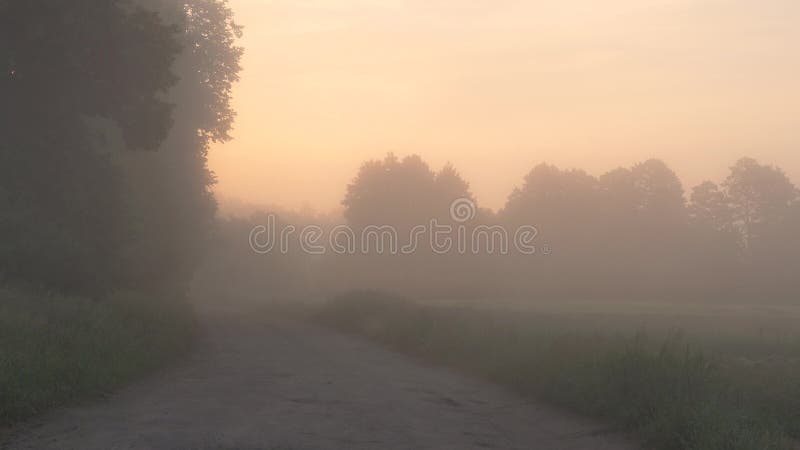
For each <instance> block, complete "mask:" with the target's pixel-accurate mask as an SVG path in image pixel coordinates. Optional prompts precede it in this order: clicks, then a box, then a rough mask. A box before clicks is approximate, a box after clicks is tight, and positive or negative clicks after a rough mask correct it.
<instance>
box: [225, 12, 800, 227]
mask: <svg viewBox="0 0 800 450" xmlns="http://www.w3.org/2000/svg"><path fill="white" fill-rule="evenodd" d="M467 3H468V4H465V2H463V1H455V0H452V1H451V0H444V1H434V2H431V1H422V0H412V1H403V2H399V1H392V2H386V1H382V2H363V1H354V0H343V1H337V2H320V1H304V2H293V1H258V0H233V1H232V2H231V6H232V7H233V8H234V10H235V11H237V21H238V22H239V23H241V24H242V25H244V26H245V29H246V30H247V32H246V33H245V35H244V36H243V38H242V41H241V42H242V45H244V46H245V47H246V48H247V50H248V51H247V52H245V55H244V57H243V60H242V65H243V70H242V72H241V81H240V83H238V84H237V85H236V86H235V87H234V98H233V105H234V108H235V109H236V110H237V111H238V113H239V114H238V118H237V122H236V125H235V129H234V130H233V136H234V137H235V139H234V140H232V141H230V142H228V143H226V144H224V145H220V146H215V147H214V150H213V151H212V152H211V154H210V165H211V168H212V169H213V170H214V171H215V172H216V174H217V176H218V183H217V185H216V187H215V191H216V192H217V193H218V194H220V195H221V196H223V197H232V198H239V199H241V200H243V201H246V202H249V203H256V204H272V205H278V206H280V207H284V208H289V209H297V208H302V207H303V206H304V205H308V206H310V207H312V208H314V209H316V210H317V211H320V212H328V211H331V210H338V209H339V208H340V202H341V200H342V198H343V197H344V195H345V193H346V186H347V184H348V183H349V182H350V180H351V179H352V177H353V176H354V174H355V172H356V171H357V170H358V167H359V166H360V164H361V163H362V162H364V161H366V160H369V159H379V158H382V157H383V156H384V155H385V154H386V153H388V152H395V153H397V154H398V155H408V154H414V153H416V154H419V155H421V156H422V157H423V158H424V159H425V160H426V161H427V162H428V163H429V164H431V166H432V167H433V168H435V169H437V170H438V169H439V168H441V167H443V166H444V165H445V164H447V163H448V162H450V163H452V164H454V165H455V166H456V167H458V169H459V171H460V172H461V173H462V174H463V175H464V177H465V178H466V179H467V180H469V182H470V185H471V188H472V191H473V193H474V195H475V196H476V198H477V199H478V200H480V202H481V204H482V205H483V206H484V207H488V208H492V209H494V210H498V209H500V208H502V207H503V205H504V204H505V201H506V199H507V198H508V194H509V192H510V191H511V190H512V189H513V188H514V187H515V186H518V185H519V184H520V183H521V182H522V178H523V177H524V176H525V175H526V174H527V173H528V171H529V170H530V169H531V168H532V167H534V166H535V165H538V164H540V163H549V164H555V165H557V166H558V167H561V168H563V169H572V168H577V169H583V170H586V171H587V172H588V173H590V174H592V175H594V176H600V175H602V174H603V173H606V172H608V171H610V170H613V169H615V168H617V167H621V166H622V167H630V166H632V165H634V164H636V163H638V162H642V161H645V160H647V159H650V158H658V159H661V160H663V161H665V162H666V163H667V164H668V165H669V166H670V167H671V168H673V169H674V170H675V171H676V173H677V174H678V175H679V176H680V177H681V180H682V181H683V183H684V185H685V186H686V187H687V190H688V189H690V188H691V187H693V186H695V185H697V184H700V183H701V182H703V181H705V180H721V179H723V178H724V177H725V176H726V175H727V171H728V168H729V166H730V165H731V164H733V162H735V161H736V160H738V159H740V158H743V157H752V158H755V159H757V160H759V161H761V162H762V163H768V164H774V165H777V166H780V167H782V168H783V170H784V171H786V172H787V173H788V174H789V175H790V176H791V177H792V178H793V179H795V180H797V179H798V178H800V159H799V158H800V157H798V152H797V148H798V146H800V138H798V134H797V133H796V132H795V128H796V117H798V116H800V110H798V105H800V89H798V88H797V81H796V80H797V79H798V77H800V62H799V60H798V58H796V57H794V56H793V55H795V54H796V53H797V45H796V43H797V42H798V41H800V31H798V29H797V27H796V26H795V18H796V17H797V15H798V8H799V7H800V6H798V4H797V2H794V1H792V0H780V1H770V2H766V3H764V2H756V1H733V2H724V1H711V2H697V1H685V0H656V1H639V0H614V1H610V2H609V1H607V2H602V3H598V2H594V1H588V0H566V1H561V2H538V1H536V2H525V1H509V0H499V1H477V2H467Z"/></svg>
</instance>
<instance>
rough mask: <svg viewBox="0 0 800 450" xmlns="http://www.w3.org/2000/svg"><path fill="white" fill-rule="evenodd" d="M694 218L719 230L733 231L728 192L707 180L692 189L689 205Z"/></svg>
mask: <svg viewBox="0 0 800 450" xmlns="http://www.w3.org/2000/svg"><path fill="white" fill-rule="evenodd" d="M689 210H690V215H691V217H692V220H694V221H695V222H698V223H700V224H704V225H707V226H709V227H711V228H713V229H715V230H718V231H732V223H731V222H732V216H733V211H732V210H731V204H730V199H729V198H728V194H727V193H726V192H725V191H724V190H722V189H720V187H719V185H717V184H716V183H713V182H711V181H705V182H703V183H701V184H700V185H698V186H695V188H694V189H693V190H692V195H691V205H690V207H689Z"/></svg>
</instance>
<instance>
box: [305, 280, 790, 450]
mask: <svg viewBox="0 0 800 450" xmlns="http://www.w3.org/2000/svg"><path fill="white" fill-rule="evenodd" d="M620 317H625V316H620ZM317 320H319V321H320V322H321V323H324V324H327V325H329V326H333V327H336V328H338V329H341V330H344V331H348V332H352V333H356V334H359V335H363V336H366V337H368V338H370V339H373V340H376V341H378V342H380V343H382V344H384V345H387V346H388V347H390V348H392V349H395V350H398V351H402V352H406V353H409V354H412V355H415V356H417V357H420V358H423V359H425V360H427V361H431V362H435V363H440V364H445V365H447V366H452V367H456V368H459V369H462V370H464V371H467V372H469V373H471V374H474V375H477V376H481V377H485V378H487V379H489V380H492V381H495V382H498V383H500V384H502V385H505V386H508V387H510V388H512V389H515V390H516V391H518V392H520V393H521V394H523V395H528V396H532V397H535V398H539V399H543V400H546V401H548V402H551V403H553V404H556V405H561V406H565V407H568V408H570V409H572V410H575V411H578V412H581V413H584V414H587V415H590V416H593V417H597V418H600V419H604V420H607V421H609V422H612V423H615V424H617V425H618V426H621V427H623V428H624V429H627V430H631V431H635V432H636V433H638V434H639V435H640V436H641V437H642V438H643V439H644V440H645V441H646V444H648V446H649V447H655V448H658V449H666V450H673V449H674V450H714V449H719V450H723V449H724V450H730V449H742V450H745V449H746V450H753V449H763V450H768V449H769V450H777V449H780V448H789V447H788V446H787V445H788V443H787V442H786V440H785V438H786V436H787V435H794V436H795V437H797V433H798V430H797V428H796V418H797V417H796V410H795V408H796V406H797V404H798V402H800V392H798V391H797V389H796V386H795V385H793V384H792V380H793V378H792V377H787V376H785V375H786V374H790V373H792V371H794V370H796V367H794V368H787V369H786V372H781V373H783V374H784V376H782V377H780V376H773V375H774V372H775V370H776V369H778V365H777V364H776V365H774V366H773V367H766V368H764V369H763V370H759V371H755V370H754V369H753V368H752V367H751V366H748V365H746V364H744V363H742V362H741V360H742V359H743V358H744V356H741V355H742V353H741V346H740V344H741V343H742V340H743V339H744V338H745V337H746V335H745V334H744V333H743V332H742V331H738V332H736V333H735V334H732V335H730V336H729V337H727V338H726V340H727V343H726V344H725V348H724V349H720V348H719V344H715V343H714V342H715V341H712V340H710V338H705V339H709V340H708V341H706V340H703V339H700V338H692V339H691V340H690V339H689V338H687V337H682V336H681V335H679V334H675V332H674V331H673V332H667V333H666V334H664V335H663V336H664V337H663V338H660V337H658V336H661V332H656V331H653V334H652V335H648V334H645V333H644V332H643V331H641V329H639V330H638V331H637V327H638V326H639V325H637V322H636V321H631V320H630V319H625V320H627V321H628V324H627V325H626V328H622V329H619V328H618V329H615V330H612V329H607V330H602V329H598V328H597V318H596V317H589V316H587V317H585V318H584V316H582V315H569V314H566V313H564V314H554V313H523V312H520V311H500V310H485V309H475V310H473V309H465V308H458V307H434V306H423V305H420V304H415V303H411V302H407V301H404V300H402V299H399V298H395V297H388V296H385V295H382V294H378V293H374V292H373V293H370V292H361V293H354V294H349V295H345V296H342V297H340V298H338V299H337V300H334V301H333V302H331V303H328V304H326V305H324V306H323V307H322V309H321V311H320V312H319V313H318V316H317ZM796 337H797V336H796ZM757 339H758V338H756V337H754V338H749V340H746V341H745V342H750V343H751V344H753V343H755V342H757ZM797 344H800V341H796V342H795V343H794V344H791V343H787V344H783V345H782V346H781V347H780V348H781V349H782V350H784V351H786V352H788V353H789V354H790V355H794V356H797V354H798V351H800V348H798V347H797ZM771 348H775V346H772V347H771ZM730 352H732V353H730ZM762 354H763V353H762ZM785 361H786V364H789V365H791V364H796V362H795V363H791V362H789V361H791V360H789V359H787V360H785ZM745 374H748V375H747V376H746V375H745ZM764 392H772V393H773V394H772V395H770V396H767V395H764Z"/></svg>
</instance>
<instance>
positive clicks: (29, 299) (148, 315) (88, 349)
mask: <svg viewBox="0 0 800 450" xmlns="http://www.w3.org/2000/svg"><path fill="white" fill-rule="evenodd" d="M193 324H194V320H193V318H192V315H191V313H190V310H189V309H188V307H187V306H185V305H182V304H179V303H177V302H169V301H164V300H162V299H152V298H149V297H143V296H140V295H137V294H133V293H119V294H116V295H113V296H110V297H109V298H107V299H104V300H102V301H95V300H89V299H85V298H76V297H67V296H62V295H58V294H52V293H44V292H38V291H35V290H28V289H25V290H22V289H12V288H0V426H7V425H9V424H11V423H13V422H15V421H18V420H21V419H25V418H28V417H31V416H33V415H36V414H38V413H41V412H43V411H45V410H47V409H50V408H52V407H55V406H58V405H63V404H65V403H68V402H72V401H76V400H79V399H83V398H86V397H91V396H96V395H101V394H103V393H106V392H108V391H109V390H111V389H114V388H116V387H119V386H120V385H122V384H123V383H125V382H127V381H129V380H131V379H133V378H135V377H138V376H141V375H143V374H145V373H147V372H149V371H151V370H153V369H155V368H157V367H159V366H160V365H162V364H163V363H165V362H166V361H167V360H169V359H171V358H174V357H175V356H176V355H177V354H179V353H181V352H183V351H185V350H186V349H188V347H189V345H190V341H191V337H192V333H193Z"/></svg>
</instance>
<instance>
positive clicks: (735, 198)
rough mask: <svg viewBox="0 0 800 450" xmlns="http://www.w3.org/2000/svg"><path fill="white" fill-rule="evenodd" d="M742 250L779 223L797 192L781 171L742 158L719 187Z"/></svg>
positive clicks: (796, 196) (795, 197)
mask: <svg viewBox="0 0 800 450" xmlns="http://www.w3.org/2000/svg"><path fill="white" fill-rule="evenodd" d="M723 187H724V189H725V192H726V195H727V198H728V199H729V202H730V208H731V226H733V227H735V228H736V229H737V230H738V232H739V234H740V236H741V241H742V246H743V248H745V249H747V248H749V247H751V246H752V245H753V243H754V241H756V240H758V239H759V238H760V237H762V236H763V232H764V230H765V229H766V228H768V227H770V226H771V225H775V224H777V223H779V222H780V221H781V220H782V219H783V218H784V217H786V215H787V213H788V212H789V208H790V206H791V205H792V203H793V202H794V201H796V200H797V198H798V190H797V188H796V187H795V186H794V185H793V184H792V182H791V181H790V180H789V177H787V176H786V174H785V173H783V171H782V170H780V169H779V168H776V167H771V166H766V165H761V164H759V163H758V162H757V161H756V160H754V159H752V158H743V159H740V160H739V161H737V162H736V164H735V165H734V166H733V167H731V173H730V175H729V176H728V178H727V179H726V180H725V182H724V183H723Z"/></svg>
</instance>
